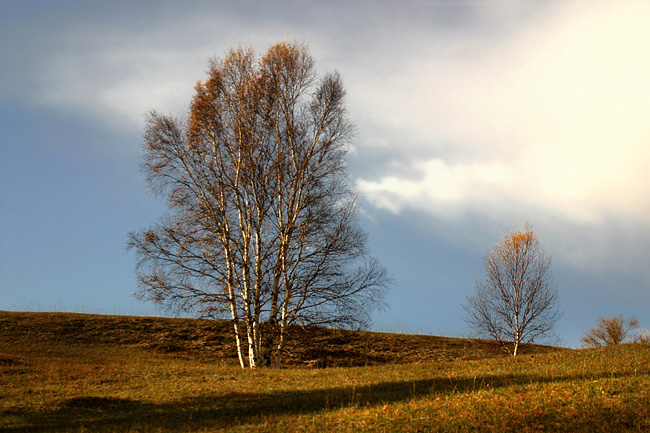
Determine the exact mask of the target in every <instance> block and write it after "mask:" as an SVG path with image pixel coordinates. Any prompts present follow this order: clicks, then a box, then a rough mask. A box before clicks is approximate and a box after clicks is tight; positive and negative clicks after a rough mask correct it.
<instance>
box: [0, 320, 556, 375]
mask: <svg viewBox="0 0 650 433" xmlns="http://www.w3.org/2000/svg"><path fill="white" fill-rule="evenodd" d="M0 343H5V344H16V345H18V346H21V347H30V346H33V347H35V348H39V349H38V350H46V349H47V347H49V346H60V345H63V346H67V345H103V346H106V347H116V346H121V347H129V348H142V349H146V350H151V351H155V352H160V353H172V354H175V355H177V356H184V357H196V358H201V359H214V360H217V359H218V360H226V361H232V362H235V361H236V354H235V348H234V335H233V330H232V326H231V324H230V323H229V322H227V321H213V320H199V319H179V318H161V317H134V316H107V315H94V314H76V313H31V312H7V311H0ZM287 346H288V353H287V356H286V358H285V363H284V364H285V365H286V366H311V367H335V366H360V365H378V364H388V363H413V362H421V361H450V360H455V359H479V358H485V357H491V356H495V355H504V351H503V349H502V348H501V346H500V345H498V344H496V343H495V342H489V341H484V340H474V339H463V338H449V337H434V336H427V335H404V334H391V333H379V332H367V331H349V330H337V329H323V328H297V327H296V328H293V329H292V331H291V335H290V340H289V343H288V345H287ZM553 350H559V349H557V348H552V347H546V346H536V345H525V346H524V347H523V349H522V352H523V353H537V352H547V351H553Z"/></svg>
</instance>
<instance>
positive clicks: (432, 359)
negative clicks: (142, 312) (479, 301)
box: [0, 312, 650, 432]
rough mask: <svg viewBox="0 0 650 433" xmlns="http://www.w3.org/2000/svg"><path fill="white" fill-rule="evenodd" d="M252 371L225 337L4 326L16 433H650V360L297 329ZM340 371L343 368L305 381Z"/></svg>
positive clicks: (1, 320)
mask: <svg viewBox="0 0 650 433" xmlns="http://www.w3.org/2000/svg"><path fill="white" fill-rule="evenodd" d="M292 349H293V350H292V353H291V356H290V357H289V358H288V362H287V364H288V365H289V366H293V367H300V368H289V369H282V370H268V369H261V370H254V371H249V370H242V369H240V368H239V367H238V366H237V364H236V359H235V354H234V349H233V347H232V335H231V331H230V327H229V326H228V324H227V323H225V322H214V321H202V320H192V319H167V318H164V319H163V318H144V317H122V316H98V315H82V314H62V313H56V314H55V313H10V312H0V431H3V432H4V431H6V432H27V431H34V432H41V431H45V432H82V431H89V432H94V431H126V432H177V431H181V432H184V431H188V432H189V431H205V432H213V431H242V432H243V431H282V432H293V431H314V430H322V431H337V432H338V431H385V432H389V431H412V432H419V431H422V432H423V431H464V430H478V431H590V432H592V431H650V345H624V346H618V347H614V348H608V349H595V350H566V349H565V350H559V349H553V348H547V347H539V346H527V347H526V348H525V351H524V354H523V355H521V356H519V357H517V358H516V359H513V358H512V357H509V356H505V355H501V353H502V352H501V349H500V348H499V347H498V346H497V345H495V344H493V343H489V342H484V341H477V340H466V339H453V338H442V337H428V336H413V335H398V334H382V333H372V332H349V331H337V330H323V329H309V330H295V332H294V339H293V340H292ZM308 366H311V367H314V366H327V367H337V368H304V367H308Z"/></svg>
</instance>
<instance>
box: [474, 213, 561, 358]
mask: <svg viewBox="0 0 650 433" xmlns="http://www.w3.org/2000/svg"><path fill="white" fill-rule="evenodd" d="M484 263H485V279H483V280H479V281H477V283H476V292H475V294H474V295H473V296H471V297H468V299H467V304H466V305H465V306H464V307H465V311H466V312H467V317H466V321H467V322H468V323H469V324H470V326H472V327H473V328H474V329H475V330H476V331H477V333H478V334H479V335H480V336H485V337H487V338H492V339H495V340H498V341H501V342H504V344H505V343H508V344H509V346H507V347H508V350H510V352H511V353H512V354H513V355H515V356H516V355H517V352H518V348H519V345H520V344H521V343H526V342H533V341H535V340H536V339H538V338H540V337H542V336H548V335H550V333H551V332H552V330H553V328H554V326H555V323H556V322H557V320H558V319H559V318H560V314H559V312H558V309H557V303H558V297H557V289H556V287H555V286H554V285H553V282H552V278H551V272H550V266H551V258H550V257H547V256H546V255H545V254H544V252H543V250H542V249H541V248H540V246H539V240H538V238H537V236H536V235H535V234H534V233H533V230H532V228H530V227H529V226H528V224H526V226H525V227H524V229H523V230H521V231H515V232H512V233H510V234H509V235H507V236H506V237H505V238H504V239H503V240H502V241H501V242H499V243H497V244H496V245H495V246H494V247H493V248H492V249H490V250H488V252H487V254H486V255H485V257H484Z"/></svg>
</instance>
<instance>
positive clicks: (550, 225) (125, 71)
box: [0, 0, 650, 347]
mask: <svg viewBox="0 0 650 433" xmlns="http://www.w3.org/2000/svg"><path fill="white" fill-rule="evenodd" d="M281 40H290V41H298V42H304V43H306V44H307V45H308V46H309V49H310V51H311V53H312V55H313V57H314V58H315V61H316V68H317V70H318V71H320V72H321V73H322V72H326V71H331V70H337V71H338V72H339V73H340V74H341V76H342V78H343V81H344V83H345V86H346V89H347V91H348V95H347V105H348V108H349V112H350V116H351V118H352V120H353V121H354V122H355V123H356V125H357V135H356V138H355V141H354V143H353V146H352V148H351V153H350V157H349V169H350V170H349V171H350V177H351V179H352V182H353V183H354V184H355V185H356V186H357V188H358V191H359V197H360V202H361V205H362V214H361V216H360V219H361V222H362V224H363V226H364V227H365V228H366V230H367V231H368V233H369V237H370V247H371V249H372V251H373V252H374V254H375V255H376V256H377V257H378V258H379V259H380V260H381V261H382V262H383V263H384V264H385V265H386V266H387V267H388V269H389V271H390V272H391V274H392V275H393V277H394V280H395V283H394V285H393V288H392V291H391V292H390V294H389V296H388V297H387V299H386V301H387V304H388V306H389V308H388V309H386V310H385V311H382V312H378V313H377V314H375V316H374V325H373V326H374V329H376V330H381V331H393V332H409V333H427V334H436V335H449V336H466V335H468V332H469V330H468V328H467V326H466V325H465V323H464V322H463V320H462V319H461V317H462V316H463V309H462V304H463V303H464V302H465V299H466V296H468V295H471V294H472V293H473V291H474V284H475V282H476V280H477V279H480V278H482V276H483V272H484V271H483V259H482V258H483V255H484V254H485V252H486V249H487V248H488V247H490V246H491V245H493V244H494V243H496V242H498V241H500V240H501V239H502V238H503V237H504V236H505V235H506V234H508V233H509V232H511V231H513V230H517V229H521V228H523V226H524V224H525V223H526V222H528V223H529V224H530V225H532V227H533V229H534V230H535V232H536V234H537V235H538V237H539V240H540V243H541V245H542V247H543V248H544V249H545V251H546V252H547V253H548V254H549V255H551V256H552V259H553V264H552V270H553V279H554V281H555V283H556V284H557V286H558V291H559V295H560V309H561V310H562V311H563V313H564V316H563V318H562V319H561V321H560V322H559V323H558V327H557V331H558V333H559V335H560V336H561V337H562V338H563V343H564V344H565V345H568V346H572V347H577V346H579V338H580V336H581V335H582V334H583V332H584V331H586V330H587V329H588V328H590V327H592V326H594V325H595V324H596V319H597V318H598V317H599V316H613V315H618V314H622V315H624V316H625V317H629V316H632V315H635V316H637V317H638V319H639V322H640V325H641V326H642V327H646V328H650V248H649V247H648V245H650V217H649V215H650V173H649V171H650V2H645V1H640V0H639V1H616V2H614V1H611V2H610V1H597V0H591V1H561V2H560V1H557V2H536V1H462V0H461V1H451V0H449V1H442V0H441V1H408V0H406V1H399V2H398V1H392V0H383V1H356V0H348V1H338V0H335V1H298V0H293V1H283V2H268V1H263V0H256V1H246V0H239V1H232V2H227V1H207V0H206V1H193V0H183V1H171V0H168V1H153V0H146V1H138V0H113V1H111V2H103V1H101V2H100V1H87V0H79V1H73V0H58V1H49V0H48V1H46V0H43V1H33V0H1V1H0V59H1V62H2V66H0V74H1V77H0V78H1V79H0V131H1V134H0V223H1V226H0V309H3V310H35V311H78V312H87V313H107V314H145V315H156V314H161V313H160V312H159V311H158V310H157V309H156V308H155V306H154V305H152V304H147V303H142V302H140V301H138V300H136V299H135V298H134V297H133V293H134V291H135V290H136V285H137V282H136V278H135V274H134V266H135V257H134V254H133V253H132V252H127V251H126V250H125V243H126V240H127V233H128V232H129V231H132V230H137V229H140V228H143V227H145V226H147V225H149V224H150V223H153V222H154V221H155V220H156V219H157V218H158V217H159V216H160V215H162V214H163V213H164V212H165V210H166V207H165V205H164V203H161V202H159V201H156V200H155V199H154V198H152V197H151V196H150V195H148V194H147V191H146V185H145V182H144V179H143V176H142V174H141V173H140V171H139V164H140V159H141V155H142V153H141V145H142V131H143V115H144V113H146V112H147V111H149V110H151V109H154V108H155V109H156V110H158V111H161V112H163V113H170V114H174V115H178V116H183V115H184V113H185V112H186V110H187V107H188V103H189V101H190V98H191V96H192V92H193V86H194V84H195V82H196V80H198V79H201V78H203V77H204V76H205V72H206V70H207V67H208V61H209V59H210V58H212V57H214V56H216V57H221V56H223V54H224V52H225V51H226V50H228V49H229V48H232V47H236V46H237V45H240V44H241V45H252V46H253V47H254V49H255V50H256V51H257V52H258V53H260V54H261V53H263V52H264V51H265V50H266V49H267V48H268V46H269V45H270V44H272V43H275V42H278V41H281Z"/></svg>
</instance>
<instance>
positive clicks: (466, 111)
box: [358, 2, 650, 224]
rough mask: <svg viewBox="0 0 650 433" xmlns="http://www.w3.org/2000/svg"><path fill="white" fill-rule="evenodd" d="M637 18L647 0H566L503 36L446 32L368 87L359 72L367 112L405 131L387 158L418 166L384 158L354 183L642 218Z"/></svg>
mask: <svg viewBox="0 0 650 433" xmlns="http://www.w3.org/2000/svg"><path fill="white" fill-rule="evenodd" d="M648 19H650V4H648V3H641V2H618V3H612V2H602V3H596V4H592V3H589V4H586V3H582V2H580V3H573V4H570V6H568V7H566V8H565V9H564V10H563V11H561V13H559V14H557V15H552V16H545V17H544V18H543V19H540V20H538V21H537V22H533V23H531V24H534V25H530V26H529V27H520V28H518V29H517V32H515V33H513V34H511V35H510V37H509V38H503V36H502V35H498V37H493V38H491V37H489V36H486V37H485V38H483V39H481V38H480V36H476V35H473V36H472V38H474V39H472V38H470V39H467V38H458V39H451V40H447V41H446V43H447V45H448V48H447V49H446V50H442V49H439V50H433V51H434V52H437V53H438V54H439V55H432V56H428V57H425V56H421V57H419V58H416V59H415V60H413V61H411V62H410V63H409V64H407V65H406V67H405V68H404V71H403V73H402V74H396V75H393V76H390V77H387V78H385V80H384V81H383V83H381V84H383V85H382V86H381V91H378V90H379V81H380V79H379V78H378V79H376V80H375V81H374V82H373V81H370V82H368V83H367V85H366V86H365V88H363V89H362V91H361V92H360V93H361V94H362V96H363V97H364V98H365V100H366V105H367V106H369V107H373V109H372V110H373V111H372V113H373V115H375V116H377V117H378V118H381V120H375V122H376V124H382V125H384V127H385V128H386V129H393V130H398V129H399V130H403V131H408V133H409V136H417V137H418V140H417V143H418V144H417V145H416V146H413V147H409V145H408V142H407V143H399V146H398V147H399V148H400V153H402V154H408V155H409V157H410V162H409V161H407V162H405V164H409V167H410V168H407V169H405V168H404V167H401V168H400V170H401V172H416V173H423V174H422V175H421V176H419V177H418V178H417V179H415V180H414V179H405V178H403V177H400V174H395V173H391V168H390V167H388V169H387V172H386V173H384V174H381V175H379V176H377V174H375V177H374V179H373V178H365V179H362V180H360V181H359V183H358V184H359V187H360V189H361V191H362V192H363V193H364V194H366V195H367V197H368V198H369V199H370V200H371V201H372V202H373V203H375V204H376V205H377V206H380V207H385V208H387V209H390V210H391V211H393V212H399V211H400V210H401V209H403V208H416V209H417V208H419V209H421V210H423V211H425V212H429V213H433V214H444V213H445V212H446V209H451V208H453V209H456V210H458V209H462V208H463V207H465V208H467V209H473V208H475V207H476V205H477V203H484V204H487V205H490V204H491V205H494V206H502V207H503V209H502V212H508V211H509V208H510V207H512V205H516V206H525V207H526V208H528V209H529V210H530V212H531V213H533V212H540V211H541V212H547V213H553V214H559V215H562V216H563V217H564V218H566V219H568V220H569V221H573V222H576V223H580V222H588V223H592V224H595V223H599V222H603V221H604V219H605V218H607V217H611V216H617V215H618V216H621V217H625V218H633V219H634V220H637V221H638V220H642V219H644V220H647V218H646V215H647V214H648V212H649V211H650V182H647V181H645V180H646V179H647V174H646V167H648V166H650V126H649V124H648V121H647V119H648V114H649V113H650V81H648V79H647V77H648V76H650V57H648V56H647V53H648V52H650V27H649V26H647V22H648ZM422 143H429V145H428V146H429V149H428V150H427V149H425V148H426V147H427V146H426V145H423V144H422ZM431 149H434V150H433V151H432V150H431ZM436 152H437V153H439V155H436ZM418 153H419V154H420V155H426V156H425V158H426V159H425V160H424V161H423V160H422V159H419V160H418V158H417V156H415V154H418ZM432 153H433V154H432ZM504 203H508V205H504Z"/></svg>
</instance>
